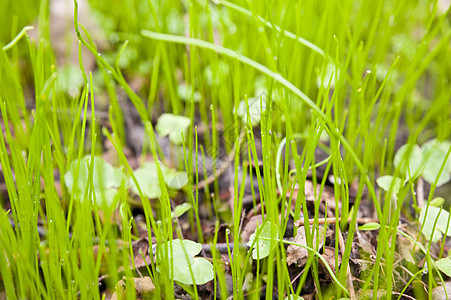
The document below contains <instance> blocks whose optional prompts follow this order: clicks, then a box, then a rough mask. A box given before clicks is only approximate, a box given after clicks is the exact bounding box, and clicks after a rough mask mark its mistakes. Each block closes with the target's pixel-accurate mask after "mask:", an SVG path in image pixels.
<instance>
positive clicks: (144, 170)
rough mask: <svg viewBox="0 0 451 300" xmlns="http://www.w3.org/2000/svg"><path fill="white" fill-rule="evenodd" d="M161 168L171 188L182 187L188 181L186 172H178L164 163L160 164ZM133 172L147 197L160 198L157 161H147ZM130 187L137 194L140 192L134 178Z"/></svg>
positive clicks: (166, 182)
mask: <svg viewBox="0 0 451 300" xmlns="http://www.w3.org/2000/svg"><path fill="white" fill-rule="evenodd" d="M160 169H161V173H162V174H163V179H164V182H165V184H166V185H167V186H168V187H170V188H171V189H175V190H178V189H181V188H182V187H184V186H185V185H186V184H187V183H188V176H187V175H186V172H177V171H176V170H174V169H171V168H168V167H166V166H165V165H163V164H160ZM133 174H134V175H135V177H136V180H137V181H138V185H139V187H140V188H141V191H142V192H143V194H144V195H145V196H146V197H148V198H158V197H160V196H161V188H160V183H159V179H158V171H157V165H156V164H155V162H145V163H144V164H143V165H142V166H141V167H140V168H139V169H136V170H135V171H134V172H133ZM130 187H131V189H132V191H133V192H134V193H135V194H137V195H138V194H139V192H138V188H137V187H136V184H135V182H134V181H133V180H132V179H130Z"/></svg>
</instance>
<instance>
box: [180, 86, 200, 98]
mask: <svg viewBox="0 0 451 300" xmlns="http://www.w3.org/2000/svg"><path fill="white" fill-rule="evenodd" d="M177 95H178V96H179V98H180V99H182V100H183V101H187V100H191V99H192V100H193V101H194V102H200V100H201V99H202V96H201V94H200V93H199V92H197V91H193V88H192V87H191V86H190V85H186V84H180V85H179V86H178V87H177Z"/></svg>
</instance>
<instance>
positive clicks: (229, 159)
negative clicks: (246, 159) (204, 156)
mask: <svg viewBox="0 0 451 300" xmlns="http://www.w3.org/2000/svg"><path fill="white" fill-rule="evenodd" d="M245 132H246V131H245V129H243V130H241V134H240V137H239V138H238V140H237V141H235V144H234V146H233V149H232V151H230V153H229V154H228V155H227V158H226V161H225V162H224V164H223V165H222V166H221V168H219V169H218V170H216V172H215V173H213V174H212V175H210V176H208V177H207V178H205V179H204V180H202V181H201V182H199V184H197V186H194V189H196V188H197V189H203V188H205V187H206V186H207V185H210V184H211V183H213V182H214V181H215V180H216V179H217V178H218V177H219V176H221V175H222V174H224V172H225V171H226V170H227V169H228V168H229V166H230V164H231V162H232V161H233V158H234V156H235V151H236V150H237V149H238V147H239V146H240V145H241V143H242V141H243V137H244V134H245Z"/></svg>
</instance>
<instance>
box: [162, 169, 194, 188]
mask: <svg viewBox="0 0 451 300" xmlns="http://www.w3.org/2000/svg"><path fill="white" fill-rule="evenodd" d="M163 175H164V181H165V182H166V184H167V185H168V187H170V188H171V189H175V190H178V189H181V188H182V187H184V186H185V185H186V184H187V183H188V175H187V174H186V172H177V171H176V170H174V169H169V168H166V170H165V172H164V173H163Z"/></svg>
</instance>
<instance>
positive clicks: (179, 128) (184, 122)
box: [156, 114, 191, 145]
mask: <svg viewBox="0 0 451 300" xmlns="http://www.w3.org/2000/svg"><path fill="white" fill-rule="evenodd" d="M190 124H191V120H190V118H187V117H183V116H177V115H173V114H162V115H161V116H160V117H159V118H158V122H157V126H156V130H157V132H158V134H160V135H161V136H167V135H169V140H170V141H171V142H172V143H173V144H174V145H181V144H182V133H183V136H186V134H187V130H188V126H189V125H190Z"/></svg>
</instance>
